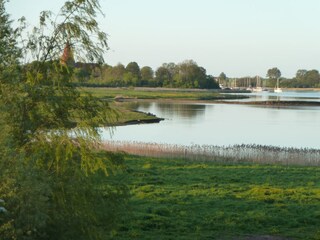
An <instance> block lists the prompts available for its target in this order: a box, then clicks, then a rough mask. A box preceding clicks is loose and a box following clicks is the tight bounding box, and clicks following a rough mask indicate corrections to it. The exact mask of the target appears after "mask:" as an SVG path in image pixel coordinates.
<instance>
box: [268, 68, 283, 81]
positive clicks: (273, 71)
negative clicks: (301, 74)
mask: <svg viewBox="0 0 320 240" xmlns="http://www.w3.org/2000/svg"><path fill="white" fill-rule="evenodd" d="M267 77H268V78H270V79H277V78H279V77H281V72H280V70H279V69H278V68H276V67H274V68H270V69H269V70H268V71H267Z"/></svg>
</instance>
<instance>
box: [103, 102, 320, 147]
mask: <svg viewBox="0 0 320 240" xmlns="http://www.w3.org/2000/svg"><path fill="white" fill-rule="evenodd" d="M271 97H272V96H271ZM295 100H297V98H295ZM318 100H319V99H318ZM130 104H132V106H131V107H134V108H135V109H137V110H139V111H145V112H152V113H154V114H156V115H157V116H159V117H163V118H165V119H166V120H165V121H162V122H160V123H159V124H145V125H131V126H121V127H117V128H116V129H115V131H114V135H113V136H112V139H113V140H120V141H140V142H156V143H168V144H181V145H192V144H200V145H203V144H204V145H217V146H228V145H234V144H261V145H272V146H282V147H298V148H301V147H306V148H317V149H320V141H319V140H318V135H319V133H320V107H303V106H299V107H292V106H290V107H287V108H265V107H261V106H249V105H229V104H184V103H167V102H166V103H160V102H149V103H147V102H138V103H130ZM103 137H104V139H110V136H109V134H104V136H103Z"/></svg>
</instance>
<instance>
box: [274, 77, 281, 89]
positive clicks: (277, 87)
mask: <svg viewBox="0 0 320 240" xmlns="http://www.w3.org/2000/svg"><path fill="white" fill-rule="evenodd" d="M274 92H275V93H282V89H281V88H280V87H279V78H277V85H276V87H275V88H274Z"/></svg>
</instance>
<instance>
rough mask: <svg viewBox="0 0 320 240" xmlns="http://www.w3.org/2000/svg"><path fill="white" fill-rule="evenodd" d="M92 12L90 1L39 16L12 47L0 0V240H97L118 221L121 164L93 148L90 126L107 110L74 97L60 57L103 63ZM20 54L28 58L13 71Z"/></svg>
mask: <svg viewBox="0 0 320 240" xmlns="http://www.w3.org/2000/svg"><path fill="white" fill-rule="evenodd" d="M99 11H101V10H100V6H99V2H98V1H97V0H73V1H67V2H66V3H65V4H64V6H63V7H62V8H61V10H60V12H59V14H58V15H54V14H53V13H51V12H49V11H44V12H42V13H41V16H40V24H39V27H35V28H34V29H33V32H32V33H30V34H29V35H28V36H29V37H28V39H26V40H25V41H24V46H25V47H24V48H23V49H21V50H22V51H20V49H19V48H18V47H16V46H17V45H16V42H15V39H17V38H16V37H15V34H18V33H19V31H13V30H12V29H11V28H10V21H9V19H8V15H7V14H6V12H5V8H4V1H3V0H0V18H1V22H0V32H1V36H0V42H1V45H0V55H1V58H0V67H1V69H0V70H1V72H0V116H1V117H0V131H1V136H0V157H1V161H0V172H1V175H0V182H1V184H0V196H1V197H0V198H1V199H4V200H5V204H6V205H5V207H6V209H7V211H8V213H7V214H5V215H0V236H1V239H104V238H105V236H106V234H108V233H109V232H110V230H111V229H113V228H114V224H115V219H117V217H118V216H119V215H121V211H120V210H121V209H122V206H123V205H124V204H125V202H126V197H127V191H126V187H125V185H124V184H123V180H121V179H122V178H118V177H117V175H116V173H118V172H121V171H123V168H124V167H123V163H122V161H123V159H122V157H121V156H116V155H113V154H98V153H97V151H96V150H97V147H99V142H100V138H99V128H98V127H100V126H102V125H105V124H106V123H108V122H112V121H113V119H114V114H113V113H112V111H111V109H110V108H109V106H108V104H107V103H106V102H103V101H99V100H97V99H95V98H93V97H92V96H91V95H89V94H82V93H81V94H80V92H79V91H78V89H76V88H74V87H73V85H72V84H71V79H72V74H73V73H72V68H71V67H69V66H67V65H65V64H61V63H60V61H59V57H60V56H61V53H62V50H63V48H64V46H65V45H66V43H68V44H70V46H72V48H73V49H74V57H75V58H78V59H82V60H85V59H87V60H89V61H90V62H92V61H95V62H99V63H100V62H103V53H104V51H105V50H106V49H107V42H106V34H105V33H103V32H101V31H100V29H99V26H98V24H97V22H96V20H95V16H96V14H97V13H98V12H99ZM53 19H56V20H57V21H55V20H53ZM50 30H52V32H51V34H49V35H47V33H48V32H50ZM3 46H5V47H3ZM21 54H22V55H21ZM20 56H22V58H23V57H27V56H33V58H34V59H35V60H36V61H34V62H32V63H28V64H24V65H21V64H19V57H20ZM5 69H7V70H5ZM71 129H72V130H71ZM106 176H108V177H106Z"/></svg>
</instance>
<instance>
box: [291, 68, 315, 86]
mask: <svg viewBox="0 0 320 240" xmlns="http://www.w3.org/2000/svg"><path fill="white" fill-rule="evenodd" d="M291 85H292V86H293V87H300V88H310V87H320V74H319V71H318V70H315V69H313V70H305V69H299V70H298V71H297V73H296V77H295V78H294V79H293V80H292V83H291Z"/></svg>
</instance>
